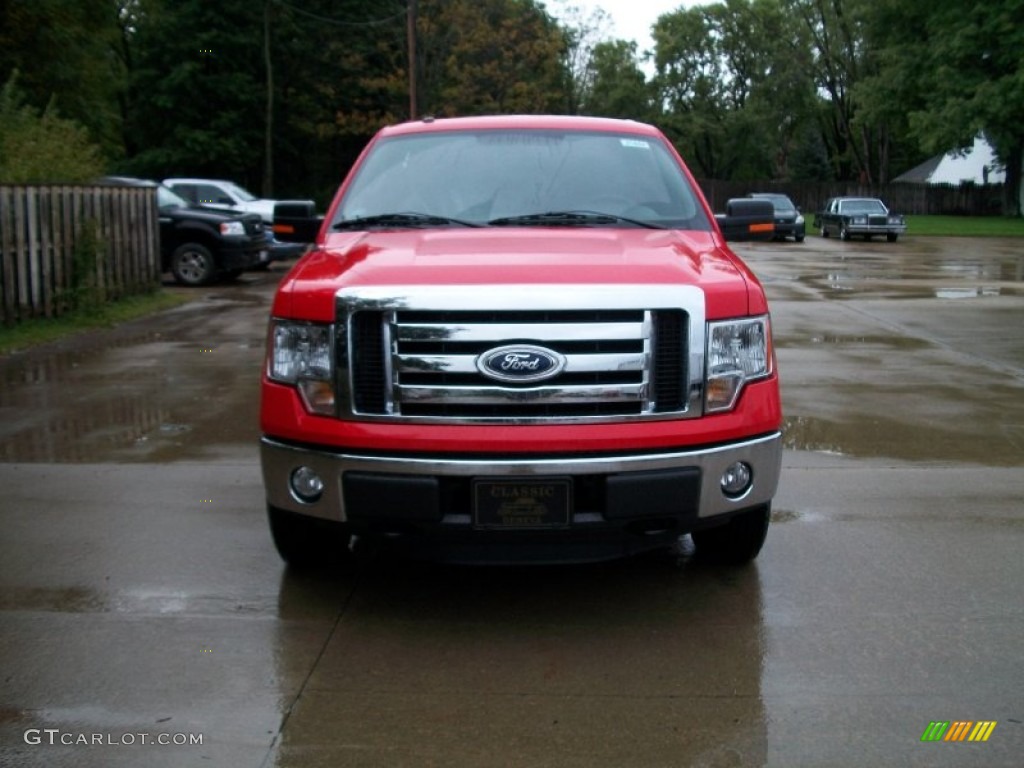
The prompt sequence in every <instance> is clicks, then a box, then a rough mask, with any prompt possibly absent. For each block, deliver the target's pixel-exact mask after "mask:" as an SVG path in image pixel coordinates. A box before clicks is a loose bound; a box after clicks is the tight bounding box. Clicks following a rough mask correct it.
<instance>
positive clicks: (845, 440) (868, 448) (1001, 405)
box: [737, 237, 1024, 466]
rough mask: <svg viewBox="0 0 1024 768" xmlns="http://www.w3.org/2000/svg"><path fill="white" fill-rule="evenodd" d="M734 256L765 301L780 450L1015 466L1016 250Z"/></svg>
mask: <svg viewBox="0 0 1024 768" xmlns="http://www.w3.org/2000/svg"><path fill="white" fill-rule="evenodd" d="M737 250H740V252H741V255H742V256H743V257H744V258H745V259H746V260H747V261H748V263H749V264H750V265H751V267H752V268H753V269H754V271H755V273H757V275H758V277H759V278H760V279H761V280H762V282H763V283H764V284H765V288H766V290H767V291H768V295H769V301H770V302H771V308H772V324H773V332H774V336H775V345H776V353H777V355H778V358H779V370H780V373H781V377H782V390H783V410H784V412H785V414H786V419H785V445H786V446H787V447H788V448H790V449H793V450H801V451H814V452H818V453H825V454H836V455H842V456H852V457H864V458H868V457H881V458H891V459H899V460H907V461H923V462H967V463H973V464H991V465H995V466H1018V465H1021V464H1024V337H1022V335H1021V333H1020V330H1021V328H1024V242H1021V241H1019V240H1012V239H985V240H981V239H966V238H912V237H908V238H906V239H904V240H901V241H899V242H897V243H884V242H872V243H865V242H856V241H855V242H850V243H842V242H838V241H836V240H834V239H832V240H823V239H822V238H819V237H811V238H808V240H807V241H806V242H805V243H804V244H802V245H797V244H789V243H787V244H778V243H773V244H750V245H746V246H742V247H741V248H739V249H737ZM821 302H825V304H824V307H827V309H825V310H824V311H823V305H822V303H821Z"/></svg>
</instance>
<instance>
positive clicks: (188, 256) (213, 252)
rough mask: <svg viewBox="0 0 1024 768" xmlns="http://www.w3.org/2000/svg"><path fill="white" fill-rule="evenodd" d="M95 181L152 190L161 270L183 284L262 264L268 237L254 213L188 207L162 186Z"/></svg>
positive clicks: (113, 178) (130, 180)
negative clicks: (157, 211)
mask: <svg viewBox="0 0 1024 768" xmlns="http://www.w3.org/2000/svg"><path fill="white" fill-rule="evenodd" d="M100 183H102V184H105V185H108V186H132V187H153V188H155V189H156V198H157V207H158V208H159V217H160V261H161V269H162V270H163V271H164V272H168V271H169V272H170V273H171V274H172V275H174V279H175V280H176V281H177V282H179V283H181V284H182V285H207V284H209V283H212V282H213V281H214V280H216V279H218V278H229V279H230V278H234V277H237V276H238V275H240V274H241V273H242V271H243V270H246V269H252V268H253V267H257V266H259V265H260V264H261V263H262V262H265V261H266V251H267V250H268V249H269V248H270V242H271V241H270V233H269V229H268V227H267V226H266V225H265V224H264V223H263V220H262V219H261V218H260V216H259V214H256V213H231V212H227V211H218V210H215V209H212V208H203V207H202V206H198V205H193V204H192V203H190V202H189V201H188V200H186V199H184V198H183V197H181V196H180V195H178V194H176V193H175V192H173V191H171V190H170V189H169V188H167V187H166V186H164V185H163V184H158V183H156V182H155V181H149V180H146V179H135V178H130V177H125V176H107V177H105V178H103V179H101V180H100Z"/></svg>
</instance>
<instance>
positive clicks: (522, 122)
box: [380, 115, 660, 136]
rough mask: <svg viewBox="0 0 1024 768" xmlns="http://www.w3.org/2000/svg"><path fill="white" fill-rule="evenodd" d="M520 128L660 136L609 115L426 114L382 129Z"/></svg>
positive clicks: (397, 131) (388, 132)
mask: <svg viewBox="0 0 1024 768" xmlns="http://www.w3.org/2000/svg"><path fill="white" fill-rule="evenodd" d="M509 128H523V129H531V130H545V129H546V130H561V131H565V130H587V131H608V132H609V133H635V134H639V135H645V136H659V135H660V133H659V131H658V129H657V128H655V127H654V126H653V125H648V124H647V123H640V122H637V121H635V120H622V119H618V118H611V117H580V116H577V115H486V116H480V117H443V118H433V117H425V118H423V119H421V120H413V121H410V122H406V123H398V124H396V125H391V126H388V127H386V128H384V129H383V130H382V131H381V132H380V133H381V135H383V136H395V135H400V134H409V133H428V132H433V131H455V130H461V131H467V130H469V131H471V130H498V129H506V130H507V129H509Z"/></svg>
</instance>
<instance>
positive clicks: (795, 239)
mask: <svg viewBox="0 0 1024 768" xmlns="http://www.w3.org/2000/svg"><path fill="white" fill-rule="evenodd" d="M793 240H794V241H796V242H798V243H802V242H803V241H804V236H803V235H794V236H793Z"/></svg>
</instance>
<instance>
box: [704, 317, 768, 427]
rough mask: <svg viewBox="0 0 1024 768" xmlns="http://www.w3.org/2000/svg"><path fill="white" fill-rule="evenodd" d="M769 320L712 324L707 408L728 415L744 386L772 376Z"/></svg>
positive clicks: (709, 327) (760, 319) (709, 331)
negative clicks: (725, 412) (724, 412)
mask: <svg viewBox="0 0 1024 768" xmlns="http://www.w3.org/2000/svg"><path fill="white" fill-rule="evenodd" d="M770 333H771V330H770V328H769V325H768V316H767V315H762V316H760V317H754V318H750V319H747V320H728V321H725V322H715V323H708V349H707V377H706V379H705V382H704V384H705V386H704V393H705V394H704V408H705V411H707V412H709V413H711V412H714V411H728V410H729V409H731V408H732V407H733V406H734V405H735V404H736V400H737V398H738V397H739V396H740V392H741V391H742V390H743V387H744V385H746V384H747V383H748V382H751V381H756V380H757V379H761V378H764V377H765V376H768V375H770V374H771V372H772V359H771V349H770V346H769V338H770Z"/></svg>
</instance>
